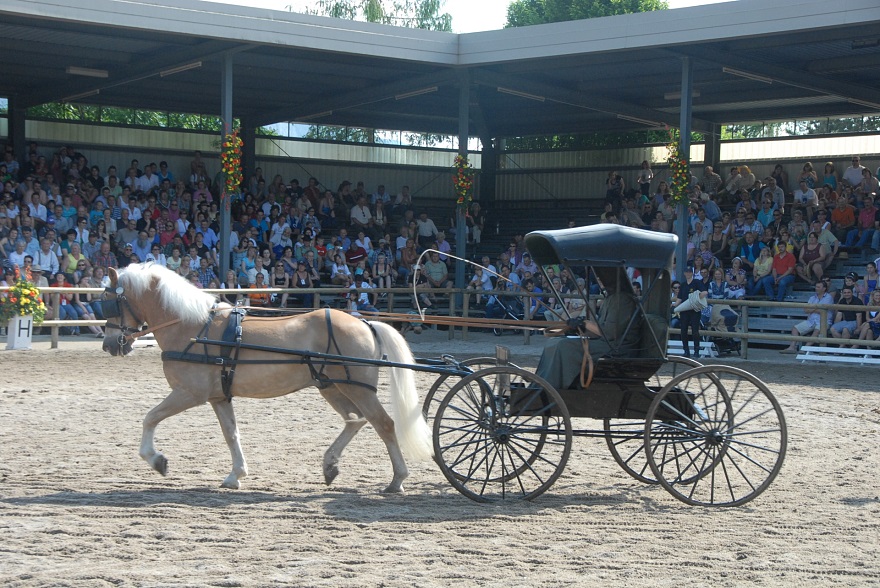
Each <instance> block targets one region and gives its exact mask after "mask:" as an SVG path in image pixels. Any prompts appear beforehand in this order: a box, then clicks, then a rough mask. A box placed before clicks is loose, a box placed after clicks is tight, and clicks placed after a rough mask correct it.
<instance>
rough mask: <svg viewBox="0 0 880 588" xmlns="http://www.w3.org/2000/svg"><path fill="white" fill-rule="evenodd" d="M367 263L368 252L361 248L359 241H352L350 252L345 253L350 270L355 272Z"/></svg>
mask: <svg viewBox="0 0 880 588" xmlns="http://www.w3.org/2000/svg"><path fill="white" fill-rule="evenodd" d="M366 261H367V250H366V249H364V248H363V247H361V246H360V245H359V244H358V242H357V241H352V242H351V245H350V246H349V248H348V251H346V252H345V263H346V265H348V267H349V269H351V271H352V272H354V270H355V269H356V268H357V266H358V265H359V264H360V263H361V262H364V263H366Z"/></svg>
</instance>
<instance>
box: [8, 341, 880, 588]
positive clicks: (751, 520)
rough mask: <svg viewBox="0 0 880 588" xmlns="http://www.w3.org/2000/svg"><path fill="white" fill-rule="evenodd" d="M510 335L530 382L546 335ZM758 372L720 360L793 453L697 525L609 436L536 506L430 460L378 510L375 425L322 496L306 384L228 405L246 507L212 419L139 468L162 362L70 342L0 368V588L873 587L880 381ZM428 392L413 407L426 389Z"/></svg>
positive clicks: (167, 442)
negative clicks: (449, 475) (759, 391)
mask: <svg viewBox="0 0 880 588" xmlns="http://www.w3.org/2000/svg"><path fill="white" fill-rule="evenodd" d="M411 339H412V341H413V343H414V350H415V353H416V354H417V355H421V356H436V355H438V354H439V353H441V352H453V353H455V354H457V355H458V356H460V357H466V356H468V355H478V354H479V355H485V354H487V352H488V353H490V354H491V350H492V349H493V348H494V345H495V343H497V342H498V341H499V339H496V338H494V337H492V336H489V335H473V336H472V337H471V340H470V341H469V342H461V341H455V342H449V341H448V340H447V338H446V333H437V332H430V331H429V332H426V333H425V334H423V335H422V336H420V337H416V336H412V337H411ZM500 340H501V341H502V342H503V343H505V344H508V345H510V346H511V347H512V350H513V352H514V354H515V355H514V360H515V361H517V362H519V363H521V364H523V365H527V366H531V367H533V366H534V365H535V363H536V361H537V355H538V354H539V353H540V338H538V340H537V341H536V344H533V345H532V346H530V347H526V346H523V345H520V344H518V343H521V339H520V338H519V337H516V336H508V337H504V338H503V339H500ZM753 356H754V359H752V360H749V361H748V362H744V361H742V360H731V361H730V363H732V364H734V365H739V366H741V367H745V368H746V369H748V370H750V371H752V372H753V373H755V374H756V375H758V376H759V377H761V378H763V379H764V380H765V381H766V382H767V383H768V385H769V386H770V388H771V390H773V391H774V392H775V393H776V395H777V397H778V398H779V400H780V402H781V404H782V406H783V408H784V410H785V414H786V418H787V421H788V427H789V446H788V456H787V458H786V462H785V464H784V466H783V469H782V472H781V473H780V475H779V477H778V478H777V479H776V481H775V482H774V483H773V485H771V486H770V488H769V489H768V490H767V491H766V492H765V493H764V494H762V495H761V496H759V497H758V498H757V499H756V500H755V501H753V502H751V503H749V504H747V505H745V506H742V507H739V508H732V509H707V508H699V507H691V506H687V505H685V504H683V503H681V502H679V501H677V500H675V499H674V498H673V497H672V496H670V495H669V494H667V493H666V492H665V491H664V490H663V489H662V488H661V487H658V486H645V485H641V484H639V483H638V482H636V481H635V480H633V479H631V478H630V477H629V476H627V475H626V474H625V473H624V472H623V471H622V470H621V469H620V468H619V467H618V466H617V465H616V464H615V462H614V461H613V460H612V458H611V456H610V455H609V453H608V450H607V448H606V446H605V443H604V441H602V440H600V439H575V443H574V450H573V453H572V456H571V459H570V460H569V463H568V467H567V469H566V471H565V473H564V474H563V476H562V477H561V478H560V479H559V480H558V481H557V482H556V484H555V485H554V486H553V487H552V488H551V489H550V490H549V491H548V492H547V493H546V494H544V495H543V496H542V497H540V498H539V499H538V500H536V501H535V502H533V503H514V504H503V505H489V506H487V505H482V504H477V503H474V502H471V501H470V500H468V499H467V498H464V497H463V496H461V495H460V494H458V493H457V492H456V491H455V490H454V489H452V488H451V487H450V486H449V484H448V483H447V482H446V480H445V479H444V478H443V475H442V474H441V473H440V471H439V469H438V468H437V466H436V465H434V464H433V463H421V464H418V463H417V464H410V465H411V470H412V474H411V477H410V478H409V479H408V480H407V484H406V489H407V493H406V494H405V495H403V496H399V495H394V496H388V495H383V494H381V493H380V490H381V489H382V488H384V487H385V485H386V484H387V483H388V481H389V480H390V477H391V474H390V472H391V468H390V463H389V461H388V458H387V454H386V453H385V450H384V447H383V446H382V445H381V442H380V441H379V439H378V437H377V436H376V434H375V432H374V431H372V429H370V428H366V429H364V430H363V431H362V432H361V434H360V435H359V436H358V437H357V438H356V439H355V441H354V442H353V443H352V445H351V446H349V450H348V451H347V453H346V454H345V455H344V456H343V460H342V462H341V463H340V470H341V471H340V475H339V477H338V478H337V480H336V482H335V483H334V485H333V486H331V487H327V486H325V485H324V483H323V476H322V474H321V458H322V455H323V452H324V450H325V448H326V447H327V445H328V444H329V443H330V441H331V440H332V439H333V438H334V437H335V435H336V434H337V433H338V431H339V429H340V425H341V421H340V419H339V417H338V416H337V415H336V414H335V413H334V412H332V411H331V409H330V408H329V406H327V405H326V404H325V403H324V401H323V400H322V398H321V397H320V395H319V394H318V393H317V391H316V390H314V389H308V390H305V391H303V392H299V393H297V394H294V395H290V396H286V397H283V398H279V399H275V400H267V401H257V400H236V401H235V406H236V411H237V415H238V420H239V427H240V429H241V434H242V439H243V443H242V445H243V448H244V451H245V455H246V457H247V458H248V462H249V467H250V474H251V475H250V477H248V478H245V479H244V480H243V484H242V489H241V490H238V491H230V490H223V489H220V488H219V483H220V482H221V481H222V479H223V478H224V477H225V476H226V474H227V473H228V471H229V468H230V459H229V453H228V451H227V449H226V444H225V443H224V441H223V439H222V436H221V433H220V429H219V427H218V425H217V423H216V420H215V417H214V414H213V411H212V410H211V409H210V407H209V406H202V407H199V408H196V409H193V410H191V411H189V412H187V413H184V414H182V415H178V416H176V417H173V418H171V419H169V420H167V421H165V423H163V424H162V425H160V427H159V429H158V432H157V446H158V447H159V448H160V449H161V450H163V451H164V453H165V454H166V456H167V457H168V459H169V462H170V464H169V474H168V476H167V477H166V478H162V477H161V476H160V475H159V474H157V473H155V472H153V471H152V470H150V469H149V468H148V466H147V465H146V463H144V462H143V461H141V459H140V458H139V457H138V454H137V452H138V444H139V440H140V432H141V420H142V418H143V416H144V415H145V414H146V412H147V411H148V410H149V409H150V408H152V407H153V406H154V405H155V404H157V403H158V402H159V401H160V400H161V399H162V398H164V396H165V395H166V394H167V392H168V388H167V384H166V382H165V380H164V378H163V376H162V371H161V364H160V359H159V351H158V350H157V349H155V348H153V349H143V350H137V351H136V353H135V354H134V355H133V356H132V357H130V358H126V359H119V358H112V357H110V356H108V355H106V354H103V353H101V351H100V341H97V340H94V339H92V340H75V339H74V338H65V340H64V341H62V344H61V349H60V350H54V351H53V350H50V349H48V344H47V343H46V342H45V341H40V342H38V343H36V344H35V349H34V350H32V351H25V352H22V351H16V352H11V351H0V358H2V359H0V365H2V373H0V423H2V425H0V584H2V585H3V586H76V587H81V586H111V585H112V586H334V587H335V586H352V587H355V586H357V587H363V586H437V587H441V586H442V587H447V586H499V587H500V586H504V587H509V586H548V587H550V586H552V587H557V586H594V585H599V584H602V585H608V586H619V585H624V584H625V585H629V586H651V587H653V588H659V587H662V586H683V585H686V586H689V587H698V586H750V585H761V586H805V585H809V586H829V585H840V586H858V585H880V499H878V494H880V489H878V484H877V475H878V471H880V452H878V451H877V449H876V447H877V442H878V436H880V392H878V389H880V386H878V378H877V370H876V369H872V368H853V367H835V368H831V367H825V366H823V365H818V366H802V365H798V364H796V363H795V362H794V359H793V358H792V357H785V356H780V355H779V354H777V353H775V352H769V351H764V352H757V353H753ZM418 380H419V382H420V387H421V393H422V394H424V393H425V392H426V391H427V389H428V387H429V386H430V384H431V383H432V382H433V380H434V376H432V375H429V374H422V375H419V376H418ZM383 397H384V395H383Z"/></svg>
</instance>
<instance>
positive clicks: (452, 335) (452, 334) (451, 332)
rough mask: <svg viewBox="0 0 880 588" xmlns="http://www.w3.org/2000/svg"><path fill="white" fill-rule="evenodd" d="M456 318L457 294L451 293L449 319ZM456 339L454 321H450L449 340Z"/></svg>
mask: <svg viewBox="0 0 880 588" xmlns="http://www.w3.org/2000/svg"><path fill="white" fill-rule="evenodd" d="M454 316H455V292H449V318H450V319H452V317H454ZM453 339H455V326H454V325H453V324H452V320H450V321H449V340H450V341H452V340H453Z"/></svg>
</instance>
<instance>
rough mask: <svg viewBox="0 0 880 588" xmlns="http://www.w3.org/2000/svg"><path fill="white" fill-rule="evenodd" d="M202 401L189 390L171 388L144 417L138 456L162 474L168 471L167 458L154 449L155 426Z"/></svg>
mask: <svg viewBox="0 0 880 588" xmlns="http://www.w3.org/2000/svg"><path fill="white" fill-rule="evenodd" d="M202 402H203V401H202V400H199V399H196V398H195V397H193V395H192V394H190V393H189V392H185V391H183V390H179V389H173V390H171V394H169V395H168V396H167V397H166V398H165V400H163V401H162V402H160V403H159V404H158V405H156V407H155V408H153V410H151V411H150V412H148V413H147V416H145V417H144V432H143V435H142V436H141V448H140V452H139V453H140V456H141V457H142V458H143V460H144V461H146V462H147V463H148V464H150V467H152V468H153V469H154V470H156V471H157V472H159V473H160V474H162V475H163V476H164V475H165V474H167V473H168V460H167V459H166V458H165V456H164V455H162V453H161V452H159V451H156V446H155V444H154V443H153V437H154V435H155V433H156V427H157V426H158V425H159V423H161V422H162V421H164V420H165V419H167V418H168V417H172V416H174V415H176V414H178V413H181V412H183V411H185V410H187V409H189V408H192V407H194V406H198V405H199V404H201V403H202Z"/></svg>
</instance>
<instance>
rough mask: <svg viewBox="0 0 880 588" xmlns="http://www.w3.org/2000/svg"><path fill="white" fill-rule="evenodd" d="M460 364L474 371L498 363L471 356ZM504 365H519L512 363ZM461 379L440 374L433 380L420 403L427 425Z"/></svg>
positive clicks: (491, 358)
mask: <svg viewBox="0 0 880 588" xmlns="http://www.w3.org/2000/svg"><path fill="white" fill-rule="evenodd" d="M460 365H461V366H462V367H464V368H467V369H469V370H470V371H471V373H474V372H478V371H480V370H483V369H486V368H490V367H495V366H496V365H498V361H497V360H496V359H495V358H494V357H472V358H470V359H466V360H464V361H462V362H460ZM506 365H509V366H511V367H519V366H517V365H514V364H512V363H508V364H506ZM461 380H462V378H461V377H459V376H456V375H449V374H441V375H440V376H439V377H438V378H437V379H436V380H434V384H433V385H432V386H431V389H430V390H428V395H427V396H425V401H424V402H423V403H422V414H423V415H425V420H427V421H428V424H429V425H430V424H431V421H432V419H433V418H434V415H435V414H437V408H438V407H439V406H440V403H441V402H443V399H444V398H445V397H446V395H447V394H448V393H449V391H450V390H452V387H453V386H455V385H456V384H457V383H459V382H460V381H461Z"/></svg>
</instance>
